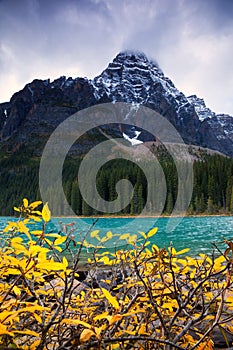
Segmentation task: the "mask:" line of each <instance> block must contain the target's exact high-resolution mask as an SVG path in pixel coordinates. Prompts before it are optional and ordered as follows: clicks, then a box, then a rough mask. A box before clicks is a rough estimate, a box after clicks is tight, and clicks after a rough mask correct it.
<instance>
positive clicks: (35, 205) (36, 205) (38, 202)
mask: <svg viewBox="0 0 233 350" xmlns="http://www.w3.org/2000/svg"><path fill="white" fill-rule="evenodd" d="M40 204H42V202H41V201H36V202H33V203H31V204H30V208H32V209H35V208H36V207H38V206H39V205H40Z"/></svg>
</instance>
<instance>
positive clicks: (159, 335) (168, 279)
mask: <svg viewBox="0 0 233 350" xmlns="http://www.w3.org/2000/svg"><path fill="white" fill-rule="evenodd" d="M40 206H42V203H41V202H40V201H37V202H33V203H31V204H30V203H29V202H28V200H27V199H26V198H24V199H23V203H22V205H21V206H20V207H19V208H15V210H16V211H17V212H18V213H19V214H20V218H19V219H18V220H17V221H10V222H9V223H8V225H7V227H6V228H5V229H4V232H3V239H4V244H2V247H1V249H0V273H1V274H0V346H6V347H9V348H11V347H12V348H20V349H24V350H31V349H40V350H45V349H59V348H61V349H67V350H74V349H80V350H81V349H83V348H85V346H87V347H89V348H90V347H92V348H93V349H95V348H96V349H97V348H100V349H102V348H103V349H104V348H106V349H108V350H113V349H120V348H126V347H127V348H132V349H145V348H146V349H158V350H164V349H166V348H168V346H170V347H172V348H174V349H176V348H177V349H187V350H192V349H198V350H203V349H206V350H208V349H210V350H211V349H214V343H213V340H212V339H211V335H212V332H213V329H212V327H213V325H215V327H221V332H222V333H224V330H226V331H227V332H231V333H233V316H232V310H233V290H232V282H233V278H232V261H231V258H229V257H228V255H227V254H223V255H220V256H219V257H217V258H215V259H213V258H212V257H208V256H206V255H204V254H200V255H199V256H198V257H196V258H194V257H190V256H185V254H187V253H188V251H189V249H188V248H187V249H183V250H181V251H176V250H175V248H174V247H170V248H169V249H164V248H162V249H161V248H159V247H158V246H156V244H150V242H149V240H150V238H151V237H153V236H154V235H155V234H156V233H157V231H158V229H157V228H152V229H151V230H150V231H149V232H147V233H144V232H141V231H140V232H138V234H139V235H140V238H139V239H138V235H136V234H133V235H131V234H129V233H125V234H122V235H118V234H115V233H112V232H111V231H109V232H107V233H106V234H105V235H104V236H102V237H101V234H100V232H99V230H93V231H92V232H91V233H90V238H91V239H92V240H96V242H97V243H98V244H95V245H91V244H90V243H89V242H88V238H87V237H85V239H83V240H81V239H80V237H79V241H75V238H74V237H73V235H74V232H73V231H72V230H73V229H72V228H71V229H70V231H69V226H67V230H66V233H62V234H57V233H55V232H53V233H46V231H45V227H46V225H47V223H48V222H49V220H50V219H51V213H50V210H49V207H48V204H47V203H46V204H45V205H43V206H42V209H41V210H39V209H38V207H40ZM35 221H37V222H41V229H40V228H39V229H34V226H33V222H35ZM116 237H117V239H119V241H122V242H123V243H126V244H129V245H130V249H128V250H117V249H115V251H111V252H108V251H106V249H105V251H100V250H99V248H98V247H101V246H102V245H103V243H105V242H107V241H111V240H112V239H115V238H116ZM83 247H86V248H87V247H92V251H91V253H89V254H88V258H89V259H88V262H89V263H88V266H86V265H85V264H82V263H80V257H81V255H82V252H83V249H82V248H83ZM84 251H85V252H86V249H84ZM227 252H228V251H227ZM230 253H232V252H231V251H230ZM86 257H87V256H86ZM87 268H88V271H85V269H87ZM83 270H84V272H86V273H87V275H88V276H89V277H87V279H86V280H85V281H84V282H80V281H79V280H80V275H81V274H82V273H83Z"/></svg>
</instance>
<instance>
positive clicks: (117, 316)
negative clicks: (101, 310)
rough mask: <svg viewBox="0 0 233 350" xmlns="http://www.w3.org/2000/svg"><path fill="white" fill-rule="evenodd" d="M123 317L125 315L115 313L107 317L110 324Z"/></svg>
mask: <svg viewBox="0 0 233 350" xmlns="http://www.w3.org/2000/svg"><path fill="white" fill-rule="evenodd" d="M122 317H123V315H113V316H108V317H106V318H107V320H108V322H109V324H110V325H112V324H113V323H115V322H117V321H119V320H121V319H122Z"/></svg>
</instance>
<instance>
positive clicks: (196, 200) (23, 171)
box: [0, 148, 233, 216]
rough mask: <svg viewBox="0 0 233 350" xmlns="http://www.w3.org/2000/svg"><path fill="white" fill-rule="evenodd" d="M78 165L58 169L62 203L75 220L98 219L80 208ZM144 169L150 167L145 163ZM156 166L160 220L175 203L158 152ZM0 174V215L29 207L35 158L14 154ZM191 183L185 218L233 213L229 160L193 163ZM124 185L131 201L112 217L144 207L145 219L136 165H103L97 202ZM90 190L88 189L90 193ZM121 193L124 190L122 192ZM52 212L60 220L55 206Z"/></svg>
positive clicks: (171, 174)
mask: <svg viewBox="0 0 233 350" xmlns="http://www.w3.org/2000/svg"><path fill="white" fill-rule="evenodd" d="M80 162H81V160H80V159H73V158H67V159H66V161H65V164H64V167H63V188H64V192H65V194H66V197H67V200H68V202H69V203H70V204H71V207H72V209H73V210H74V211H75V213H76V214H78V215H84V216H90V215H101V214H103V213H101V212H98V211H96V210H95V209H93V208H91V207H90V206H89V205H87V204H86V203H85V201H84V200H83V199H82V196H81V194H80V191H79V183H78V168H79V164H80ZM144 162H148V165H147V166H150V164H149V161H146V160H145V161H144ZM159 162H160V165H161V167H162V169H163V172H164V174H165V179H166V186H167V195H166V202H165V206H164V210H163V214H167V215H169V214H170V213H171V212H172V209H173V206H174V203H175V201H176V198H177V188H178V178H177V170H176V166H175V164H174V162H173V161H172V159H171V157H170V156H169V155H168V153H166V152H164V151H163V150H162V151H161V152H160V154H159ZM0 165H1V170H0V178H1V181H0V214H1V215H4V216H6V215H13V214H14V210H13V207H14V205H16V206H17V205H19V204H20V203H21V200H22V197H27V198H28V199H29V200H30V201H33V200H38V199H40V191H39V185H38V182H39V179H38V177H39V158H37V157H34V156H33V155H31V154H30V152H28V150H27V149H26V148H25V149H22V148H21V149H20V150H19V151H18V152H16V153H14V156H12V157H11V156H8V157H5V158H3V159H2V160H1V163H0ZM193 171H194V183H193V195H192V200H191V203H190V205H189V208H188V214H190V215H195V214H232V213H233V175H232V174H233V159H231V158H228V157H224V156H221V155H218V154H215V155H207V154H203V155H202V157H201V158H200V159H197V160H195V161H194V163H193ZM121 179H128V180H129V181H130V182H131V183H132V185H133V187H134V194H133V198H132V200H131V202H130V204H129V205H128V206H126V207H125V208H124V209H123V210H122V211H121V212H118V213H116V215H137V214H139V213H141V211H142V209H143V208H144V206H145V203H147V212H148V214H151V215H153V214H155V213H154V212H153V208H150V198H148V195H149V196H150V194H148V193H147V192H148V191H147V180H146V177H145V174H144V173H143V172H142V170H141V168H140V164H139V163H138V164H137V163H133V162H130V161H127V160H123V159H121V160H112V161H108V162H107V163H106V164H105V165H104V166H103V167H102V168H101V169H100V171H99V172H98V176H97V180H96V184H97V189H98V192H99V194H100V196H101V197H102V198H104V199H105V200H107V201H112V200H114V199H116V197H117V193H116V183H117V182H118V181H119V180H121ZM91 188H92V184H90V191H91ZM125 193H127V188H126V189H125ZM56 205H57V206H58V207H57V208H56V212H57V213H58V214H59V215H66V213H65V212H64V210H63V208H62V207H59V200H58V201H57V204H56Z"/></svg>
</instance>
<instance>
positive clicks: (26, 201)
mask: <svg viewBox="0 0 233 350" xmlns="http://www.w3.org/2000/svg"><path fill="white" fill-rule="evenodd" d="M23 206H24V208H27V207H28V200H27V198H24V199H23Z"/></svg>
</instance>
